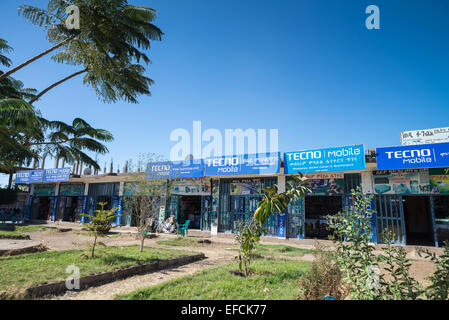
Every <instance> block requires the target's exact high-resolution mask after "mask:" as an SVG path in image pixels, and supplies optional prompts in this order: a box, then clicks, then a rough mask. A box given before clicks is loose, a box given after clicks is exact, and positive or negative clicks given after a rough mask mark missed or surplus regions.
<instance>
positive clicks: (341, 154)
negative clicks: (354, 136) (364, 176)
mask: <svg viewBox="0 0 449 320" xmlns="http://www.w3.org/2000/svg"><path fill="white" fill-rule="evenodd" d="M365 168H366V164H365V147H364V146H363V145H362V144H361V145H354V146H345V147H337V148H326V149H315V150H304V151H296V152H286V153H284V171H285V173H286V174H295V173H298V172H301V173H307V172H329V171H346V170H363V169H365Z"/></svg>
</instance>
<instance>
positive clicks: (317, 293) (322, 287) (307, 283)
mask: <svg viewBox="0 0 449 320" xmlns="http://www.w3.org/2000/svg"><path fill="white" fill-rule="evenodd" d="M314 256H315V260H314V261H313V262H312V266H311V269H310V271H309V272H308V273H306V274H305V275H304V276H303V277H302V278H301V281H300V285H299V286H300V293H299V299H300V300H321V299H323V298H324V297H325V296H332V297H335V298H336V299H337V300H343V299H345V298H346V297H347V296H348V295H349V293H350V290H351V288H350V285H349V284H348V283H347V282H346V281H345V280H344V273H343V272H342V271H341V269H340V266H339V265H338V263H337V262H336V259H335V257H334V254H333V253H332V252H329V251H326V250H325V248H323V247H320V246H318V245H316V251H315V252H314Z"/></svg>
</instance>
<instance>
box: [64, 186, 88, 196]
mask: <svg viewBox="0 0 449 320" xmlns="http://www.w3.org/2000/svg"><path fill="white" fill-rule="evenodd" d="M59 195H60V196H82V195H84V184H83V183H73V184H61V185H59Z"/></svg>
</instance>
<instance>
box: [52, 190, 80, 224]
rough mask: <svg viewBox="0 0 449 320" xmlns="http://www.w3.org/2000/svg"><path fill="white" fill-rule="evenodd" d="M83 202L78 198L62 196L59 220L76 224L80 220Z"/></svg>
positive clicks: (58, 213)
mask: <svg viewBox="0 0 449 320" xmlns="http://www.w3.org/2000/svg"><path fill="white" fill-rule="evenodd" d="M81 207H82V200H81V199H79V197H77V196H60V197H59V204H58V212H57V218H56V219H57V220H62V221H69V222H75V221H78V220H79V219H80V216H79V215H80V213H81Z"/></svg>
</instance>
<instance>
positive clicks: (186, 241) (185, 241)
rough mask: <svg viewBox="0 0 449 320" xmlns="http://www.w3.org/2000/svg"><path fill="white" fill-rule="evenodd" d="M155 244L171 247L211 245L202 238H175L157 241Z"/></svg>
mask: <svg viewBox="0 0 449 320" xmlns="http://www.w3.org/2000/svg"><path fill="white" fill-rule="evenodd" d="M156 243H157V244H161V245H166V246H173V247H192V246H193V247H198V246H202V245H208V244H211V243H212V241H210V240H209V239H203V238H189V237H176V238H173V239H166V240H159V241H156Z"/></svg>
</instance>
